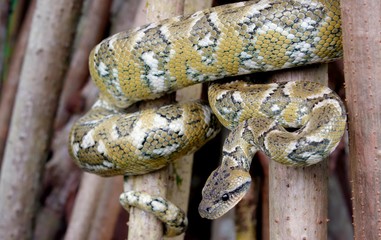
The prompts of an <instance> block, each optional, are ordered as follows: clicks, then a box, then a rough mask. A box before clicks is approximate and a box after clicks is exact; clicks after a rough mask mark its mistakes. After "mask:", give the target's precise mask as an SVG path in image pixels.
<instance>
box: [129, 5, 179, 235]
mask: <svg viewBox="0 0 381 240" xmlns="http://www.w3.org/2000/svg"><path fill="white" fill-rule="evenodd" d="M141 6H143V7H144V8H143V9H144V12H146V14H147V15H146V21H147V23H148V22H157V21H158V20H160V19H164V18H168V17H171V16H176V15H179V14H181V13H182V11H183V8H184V6H183V0H165V1H163V0H155V1H148V0H147V1H142V5H141ZM138 11H141V10H138ZM169 102H171V100H170V99H169V98H167V97H164V98H161V99H159V100H155V101H152V102H151V103H148V104H144V105H143V107H141V108H140V109H144V108H147V107H152V106H160V105H164V104H168V103H169ZM168 177H169V176H168V168H164V169H161V170H158V171H155V172H153V173H150V174H145V175H141V176H133V177H129V178H125V179H126V181H125V187H124V189H125V191H129V190H132V189H133V190H137V191H145V192H148V193H150V194H152V195H156V196H166V189H167V180H168ZM127 179H128V181H127ZM128 225H129V228H128V239H131V240H132V239H133V240H139V239H142V240H143V239H153V240H154V239H161V238H162V236H163V225H162V223H161V222H160V221H159V220H158V219H157V218H156V217H155V216H153V215H151V214H149V213H146V212H144V211H142V210H140V209H137V208H131V209H130V218H129V223H128Z"/></svg>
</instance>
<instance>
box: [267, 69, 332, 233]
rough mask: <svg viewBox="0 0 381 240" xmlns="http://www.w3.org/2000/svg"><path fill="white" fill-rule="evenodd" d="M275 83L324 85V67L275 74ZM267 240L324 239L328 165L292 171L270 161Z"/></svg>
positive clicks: (325, 79) (325, 82)
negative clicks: (312, 82) (289, 82)
mask: <svg viewBox="0 0 381 240" xmlns="http://www.w3.org/2000/svg"><path fill="white" fill-rule="evenodd" d="M273 79H274V80H275V81H276V82H285V81H300V80H309V81H316V82H320V83H322V84H327V80H328V68H327V65H326V64H324V65H320V66H311V67H307V68H303V70H288V71H282V72H281V73H279V74H276V75H275V76H274V78H273ZM269 167H270V168H269V175H270V185H269V192H270V199H269V201H270V203H269V205H270V220H269V221H270V239H316V240H324V239H327V219H328V218H327V214H328V212H327V208H328V195H327V194H328V165H327V161H325V160H324V161H322V162H320V163H318V164H316V165H313V166H310V167H306V168H295V167H287V166H284V165H281V164H279V163H277V162H274V161H270V165H269Z"/></svg>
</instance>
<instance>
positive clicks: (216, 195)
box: [198, 168, 251, 219]
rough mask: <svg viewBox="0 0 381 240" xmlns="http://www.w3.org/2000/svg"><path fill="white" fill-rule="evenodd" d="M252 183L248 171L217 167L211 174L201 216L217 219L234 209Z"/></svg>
mask: <svg viewBox="0 0 381 240" xmlns="http://www.w3.org/2000/svg"><path fill="white" fill-rule="evenodd" d="M250 184H251V177H250V174H249V173H248V172H247V171H244V170H241V169H237V170H230V169H229V170H227V169H223V168H217V169H216V170H214V171H213V172H212V174H211V175H210V176H209V178H208V180H207V182H206V184H205V186H204V188H203V190H202V201H201V203H200V205H199V208H198V211H199V214H200V216H201V217H203V218H207V219H216V218H219V217H221V216H222V215H224V214H225V213H227V212H228V211H229V210H230V209H232V208H233V207H234V206H235V205H236V204H237V203H238V202H239V201H240V200H241V199H242V198H243V197H244V196H245V194H246V192H247V190H248V189H249V186H250Z"/></svg>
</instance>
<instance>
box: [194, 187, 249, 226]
mask: <svg viewBox="0 0 381 240" xmlns="http://www.w3.org/2000/svg"><path fill="white" fill-rule="evenodd" d="M250 184H251V180H249V181H246V182H244V183H243V184H241V185H240V186H239V187H237V188H236V189H234V190H232V191H230V192H226V193H224V194H222V195H219V196H215V197H214V199H216V200H211V199H208V198H203V199H202V200H201V202H200V205H199V207H198V212H199V214H200V216H201V217H202V218H207V219H210V220H213V219H217V218H219V217H221V216H222V215H224V214H225V213H227V212H228V211H229V210H230V209H232V208H233V207H235V205H236V204H237V203H238V202H239V201H240V200H241V199H242V198H243V197H244V196H245V194H246V192H247V190H248V189H249V187H250Z"/></svg>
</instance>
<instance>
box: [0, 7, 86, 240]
mask: <svg viewBox="0 0 381 240" xmlns="http://www.w3.org/2000/svg"><path fill="white" fill-rule="evenodd" d="M81 5H82V1H74V0H67V1H59V2H52V1H48V0H39V1H38V2H37V5H36V11H35V14H34V17H33V21H32V28H31V33H30V38H29V42H28V45H27V50H26V56H25V60H24V64H23V67H22V71H21V77H20V79H21V81H20V85H19V89H18V95H17V97H16V103H15V108H14V114H13V116H12V120H11V128H10V131H9V138H8V141H7V145H6V149H5V155H4V163H3V168H2V172H1V182H0V203H1V204H0V214H1V216H2V217H1V218H0V232H1V233H2V238H3V239H31V238H32V233H33V231H32V227H33V219H34V215H35V212H36V207H37V201H38V197H39V192H40V186H41V183H40V180H41V175H42V169H43V165H44V162H45V160H46V157H47V155H48V152H47V149H48V145H49V142H50V138H51V133H52V127H53V119H54V114H55V111H56V107H57V104H58V96H59V93H60V90H61V86H62V81H63V74H64V71H65V68H66V62H67V60H68V57H69V52H70V49H69V46H70V45H71V44H70V43H71V42H72V39H73V34H74V32H75V27H76V22H77V19H78V16H79V13H80V9H81Z"/></svg>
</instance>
